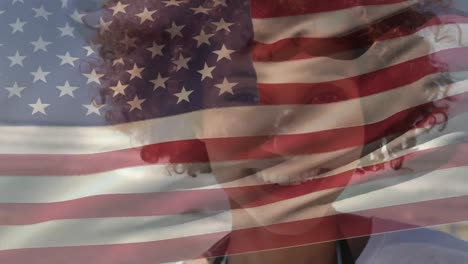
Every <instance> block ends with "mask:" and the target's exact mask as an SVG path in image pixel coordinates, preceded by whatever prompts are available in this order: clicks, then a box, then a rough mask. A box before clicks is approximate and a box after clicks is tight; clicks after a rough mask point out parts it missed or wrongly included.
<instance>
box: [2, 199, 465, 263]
mask: <svg viewBox="0 0 468 264" xmlns="http://www.w3.org/2000/svg"><path fill="white" fill-rule="evenodd" d="M467 203H468V196H462V197H456V198H448V199H440V200H432V201H425V202H418V203H411V204H404V205H398V206H391V207H385V208H378V209H371V210H366V211H361V212H356V215H358V216H372V217H377V218H382V219H396V220H399V221H402V222H406V223H398V222H393V221H385V220H384V221H381V222H380V225H379V226H380V228H379V229H378V230H375V231H372V230H371V229H370V222H369V220H368V219H367V218H360V217H357V216H353V215H338V216H330V217H322V218H315V219H308V220H303V221H296V222H290V223H284V224H278V225H274V226H269V227H268V228H269V229H266V228H265V227H256V228H249V229H244V230H237V231H233V232H232V233H231V237H232V238H233V239H231V244H230V246H229V254H238V253H246V252H255V251H260V250H268V249H278V248H283V247H290V246H299V245H306V244H312V243H321V242H325V241H333V240H339V239H343V238H348V237H355V236H365V235H370V234H373V233H374V234H375V233H381V232H390V231H399V230H406V229H412V228H415V227H422V226H431V225H441V224H448V223H454V222H460V221H467V220H468V211H467V210H461V209H462V208H465V205H466V204H467ZM334 224H338V225H340V226H344V227H345V229H344V232H343V234H336V232H330V231H328V230H327V229H325V228H319V229H317V228H313V229H312V231H311V232H302V231H303V230H304V228H305V227H307V226H311V227H314V226H318V225H320V226H327V225H334ZM346 227H347V228H346ZM272 229H276V230H289V231H290V232H294V233H298V235H287V236H279V235H276V234H274V233H272V232H271V230H272ZM224 235H227V233H226V232H223V233H216V234H208V235H199V236H192V237H185V238H178V239H170V240H164V241H158V242H147V243H133V244H121V245H104V246H74V247H59V248H57V247H55V248H36V249H16V250H3V251H0V262H1V263H14V264H30V263H35V264H55V263H57V264H59V263H60V264H61V263H67V264H81V263H89V264H93V263H96V264H114V263H129V264H130V263H132V264H133V263H139V264H145V263H148V264H150V263H151V264H152V263H161V262H169V261H177V260H184V259H193V258H197V257H199V256H200V254H201V253H200V252H202V251H205V250H206V249H208V248H210V247H211V246H213V244H214V243H215V242H216V240H217V239H219V237H222V236H224ZM221 249H222V247H220V248H219V250H216V249H213V250H212V251H211V252H210V255H212V256H216V255H221V254H224V252H222V251H221Z"/></svg>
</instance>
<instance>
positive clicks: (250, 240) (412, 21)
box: [100, 0, 468, 263]
mask: <svg viewBox="0 0 468 264" xmlns="http://www.w3.org/2000/svg"><path fill="white" fill-rule="evenodd" d="M209 2H210V3H203V2H201V3H200V5H201V6H202V5H205V6H210V7H211V6H213V4H212V3H211V1H209ZM230 4H231V5H232V6H231V10H233V11H232V12H234V13H235V16H236V17H241V16H246V15H248V10H246V9H245V6H243V5H241V4H239V3H230ZM108 5H109V7H116V6H117V5H118V3H117V2H116V1H110V3H109V4H108ZM236 5H237V6H236ZM221 6H222V5H221ZM233 6H234V7H233ZM219 8H220V6H213V12H218V10H219V12H222V10H221V9H219ZM243 8H244V9H243ZM291 8H293V6H292V7H291ZM447 8H453V7H452V6H451V5H450V3H447V1H436V0H434V1H426V2H424V3H421V4H414V5H411V6H409V7H408V8H406V9H404V10H403V11H400V12H399V13H396V14H393V15H392V16H390V17H387V18H382V22H379V23H374V24H372V25H371V26H369V27H367V28H366V29H362V30H359V31H357V32H351V33H349V35H348V36H346V37H344V38H337V40H336V43H333V42H330V43H329V44H328V45H327V46H324V47H318V49H310V50H308V52H310V53H314V52H316V53H319V54H321V55H322V56H325V57H328V58H333V59H335V60H341V61H348V62H349V61H350V62H351V63H350V64H347V65H352V67H354V68H356V69H359V68H360V67H363V65H360V64H358V63H355V64H353V62H354V61H356V62H359V60H357V58H359V57H361V56H366V57H369V58H372V59H373V63H375V64H377V63H379V60H380V62H383V63H385V62H386V61H387V60H389V59H393V57H397V56H399V55H401V54H399V53H398V52H403V53H404V52H406V50H403V51H392V50H390V51H389V50H386V49H385V46H383V47H382V46H379V45H378V44H376V43H379V41H383V40H385V39H390V38H396V37H398V36H405V35H408V34H411V33H414V31H415V28H416V29H418V28H424V27H426V26H427V23H436V24H437V21H438V12H447ZM114 11H115V9H114ZM356 19H366V17H365V15H364V17H361V18H356ZM113 23H114V27H111V29H112V30H113V31H112V32H111V33H109V34H108V33H106V32H105V31H106V30H104V33H103V34H101V35H100V42H102V43H103V44H104V46H103V57H110V59H109V60H108V61H107V62H108V63H107V64H105V65H103V66H102V68H103V69H104V70H106V71H107V76H111V78H112V79H114V80H118V79H120V77H121V76H119V74H121V73H122V72H120V71H117V72H112V71H113V69H115V67H111V66H110V64H114V63H118V61H119V59H121V58H124V59H125V58H131V60H133V61H135V63H136V64H140V65H141V63H144V61H145V59H144V58H143V57H144V56H147V55H144V53H140V51H141V50H140V49H139V48H138V47H136V46H135V47H132V45H131V43H130V44H129V43H126V45H116V43H117V41H120V39H121V38H124V39H129V38H128V35H127V34H128V31H127V30H126V31H123V30H120V29H121V27H118V26H115V24H117V23H124V21H120V22H119V21H118V20H114V22H113ZM201 23H210V21H209V20H208V21H201ZM136 30H137V31H138V29H136ZM246 31H249V30H246ZM423 32H425V33H428V32H427V31H423ZM453 32H457V30H456V29H455V31H452V30H449V31H448V32H445V33H444V32H442V34H441V33H440V32H436V33H433V34H432V35H430V34H429V36H425V35H421V36H420V38H417V39H415V40H414V41H413V42H410V43H409V44H410V45H414V46H415V47H416V46H418V47H419V48H422V49H425V50H427V52H429V51H431V50H432V49H433V45H434V43H435V42H437V41H441V40H443V39H448V40H447V41H454V40H455V41H457V38H458V39H459V36H457V35H456V34H454V33H453ZM160 35H161V34H160V32H151V31H148V33H147V34H141V30H140V34H134V36H138V37H139V39H138V41H139V43H140V45H142V46H145V45H144V44H147V43H151V42H153V41H154V40H155V39H159V37H160ZM171 37H172V36H171ZM240 39H241V40H243V41H244V42H245V43H243V44H241V45H240V47H241V48H239V49H238V52H239V53H242V54H246V53H249V52H250V41H251V36H250V35H249V33H248V32H247V33H245V34H244V35H242V37H241V38H240ZM170 40H171V39H169V40H168V41H169V42H168V43H167V45H169V46H170V47H171V49H170V50H172V51H174V50H175V51H177V50H178V49H177V47H175V46H177V45H180V42H179V43H178V44H172V42H171V41H170ZM339 41H345V42H344V44H343V42H339ZM173 45H175V46H173ZM333 45H336V48H335V47H333ZM184 49H185V47H184V46H183V45H180V48H179V52H180V51H184ZM409 49H411V47H410V48H409ZM305 50H306V51H307V49H305ZM330 50H342V51H347V50H352V51H353V52H329V51H330ZM185 51H186V50H185ZM298 51H304V49H298ZM181 53H183V52H180V53H179V54H175V55H180V54H181ZM302 55H303V54H302ZM309 55H311V54H309ZM193 56H197V54H193ZM256 56H259V59H265V57H269V56H270V58H269V59H271V60H274V59H276V60H284V59H287V58H293V57H296V56H301V54H297V53H295V50H294V47H277V50H276V53H275V54H269V55H268V54H267V55H265V54H260V53H256ZM262 56H263V57H262ZM271 56H273V57H274V56H276V57H275V58H273V57H271ZM175 57H177V56H175ZM415 65H417V64H416V63H415ZM427 65H429V66H427ZM145 66H146V68H152V66H151V65H145ZM410 66H411V65H410ZM426 66H427V68H431V67H432V68H431V69H432V70H434V69H439V70H438V71H436V72H443V71H450V70H451V69H452V65H451V61H449V60H448V59H447V58H445V57H442V58H440V57H437V56H429V57H427V58H426ZM318 67H320V65H318ZM409 68H411V67H409ZM427 68H425V69H424V70H427ZM178 70H179V67H175V68H173V69H172V70H171V71H172V72H170V73H174V74H175V73H177V71H178ZM424 70H423V69H414V68H413V71H414V72H413V73H406V74H408V75H411V74H416V75H418V74H422V76H421V78H423V77H425V74H424ZM421 72H422V73H421ZM234 74H235V73H234ZM242 74H244V75H242ZM239 75H240V76H233V78H237V79H242V78H255V77H254V76H251V75H248V74H247V75H245V72H240V74H239ZM397 77H398V76H387V79H386V80H385V81H388V82H395V83H398V80H397ZM429 81H430V85H427V83H426V84H424V83H422V84H421V83H417V82H416V83H415V86H416V87H419V88H420V89H421V90H420V91H422V92H421V93H419V94H416V95H415V96H416V97H418V98H417V100H420V101H424V100H426V101H429V102H431V101H434V100H432V99H436V98H442V97H440V96H439V95H440V94H446V93H447V90H449V89H450V84H451V83H452V82H454V80H453V76H452V75H450V74H440V75H438V76H437V77H436V78H434V79H430V80H429ZM337 83H338V85H336V83H335V86H334V87H333V89H331V87H325V88H326V89H324V91H325V90H326V91H327V92H328V91H329V90H332V91H334V92H335V93H336V94H331V95H330V94H329V93H328V94H326V95H325V96H324V93H319V94H316V95H310V94H309V93H310V92H311V91H310V90H304V93H302V94H301V93H294V94H291V95H290V96H292V97H293V98H289V99H290V100H294V101H299V102H301V104H304V105H325V104H328V105H331V106H333V103H334V102H338V101H339V102H341V101H343V102H344V101H347V102H349V107H350V109H352V110H354V111H353V112H347V113H341V114H342V115H337V113H336V112H335V113H334V114H335V115H332V118H328V120H327V118H323V116H324V115H325V114H329V112H319V113H317V112H315V111H316V109H325V110H326V111H328V110H330V108H326V107H324V108H320V107H318V108H302V107H295V106H291V107H283V108H280V109H279V110H278V109H276V108H274V107H272V108H268V106H266V107H250V106H252V105H257V104H259V103H260V102H259V100H260V101H261V103H262V104H264V105H275V104H277V101H278V100H281V99H282V98H275V97H274V95H271V94H268V92H264V93H263V94H261V95H260V97H261V98H260V99H259V94H258V92H257V90H256V89H248V88H245V89H242V90H236V92H234V93H232V94H226V95H225V96H219V91H218V90H207V91H205V94H203V96H202V98H203V100H202V102H203V104H204V105H206V106H224V107H229V106H232V107H231V108H220V109H219V110H216V111H214V110H208V111H204V112H203V114H202V115H200V120H198V121H199V123H198V125H196V126H195V127H194V128H193V129H194V131H195V134H196V135H197V137H198V138H199V140H200V142H199V143H197V146H196V147H197V148H199V147H200V145H203V147H204V148H205V149H206V152H204V153H201V154H200V155H201V158H200V159H201V160H204V159H205V158H206V159H207V160H208V161H209V163H208V164H207V163H203V165H199V164H197V165H194V164H182V166H183V168H184V169H183V170H182V171H180V170H179V167H180V166H178V167H177V169H176V170H175V171H176V172H180V173H188V174H191V175H194V176H197V175H198V176H197V177H203V175H202V174H203V173H208V172H210V173H211V174H212V175H213V176H214V177H216V179H217V181H218V182H219V183H220V185H221V186H222V187H223V188H225V189H224V191H225V193H226V199H227V200H228V201H229V204H230V208H231V209H232V210H231V212H232V216H231V221H232V223H231V225H232V230H233V231H232V232H231V233H230V234H228V235H226V236H223V237H221V238H220V240H219V243H217V244H215V245H213V247H211V248H210V249H209V250H207V251H206V252H205V254H204V256H203V258H201V259H199V260H197V261H196V262H201V263H207V262H209V263H287V262H294V263H394V262H397V263H430V262H429V261H434V260H436V259H437V258H439V259H440V261H443V262H444V263H445V262H450V263H466V262H467V260H468V255H467V254H466V252H467V251H468V247H467V245H466V244H464V243H463V242H461V241H458V240H456V239H455V238H452V237H448V236H446V235H444V234H440V233H435V232H432V231H428V230H420V231H407V232H401V233H394V234H388V235H373V236H371V237H369V236H367V235H368V234H371V233H374V232H376V231H374V230H379V229H375V228H376V226H381V229H380V230H385V231H390V230H395V229H391V228H390V227H391V226H395V225H396V226H399V228H396V230H399V229H410V228H414V226H411V225H406V224H402V223H398V222H397V223H395V222H393V221H384V220H378V219H374V218H372V217H371V218H369V217H366V216H353V215H349V214H339V213H338V212H337V210H336V209H335V208H334V207H333V202H334V201H335V200H337V199H341V198H340V195H341V196H343V195H346V191H345V194H343V191H344V190H345V189H344V187H345V186H346V185H347V184H350V185H351V184H355V183H359V181H360V180H362V179H366V177H369V176H368V175H370V174H372V173H374V174H376V173H375V172H376V171H377V172H378V173H377V174H379V175H380V174H381V175H383V176H382V177H385V173H389V174H391V172H389V168H392V169H395V170H399V169H401V168H402V167H404V166H405V162H404V158H403V156H398V155H399V154H398V153H399V151H405V150H407V149H409V148H411V147H414V146H417V144H418V139H419V136H420V133H422V132H421V131H420V130H418V131H417V132H415V131H416V130H415V128H417V127H421V128H424V129H423V130H424V131H426V130H430V129H431V128H432V127H435V126H437V125H438V124H443V123H445V122H446V118H447V111H448V107H449V106H450V105H449V104H445V105H443V104H442V105H441V104H440V102H438V103H428V104H424V105H422V106H420V107H414V108H411V111H403V112H402V113H401V114H399V116H398V118H393V119H392V118H389V119H388V120H389V121H388V122H386V123H384V125H382V126H380V127H373V126H359V127H356V128H355V129H353V130H351V132H350V134H347V135H346V136H347V137H349V138H350V140H349V141H351V142H353V143H352V144H351V145H350V146H347V148H345V149H340V150H338V149H336V146H334V143H336V142H337V141H340V140H343V138H337V135H340V134H333V133H330V134H327V136H326V137H323V138H321V137H319V136H318V134H313V133H312V134H311V135H309V137H306V138H307V140H304V139H303V138H302V139H301V138H300V137H299V136H298V135H297V134H298V133H297V131H303V130H301V129H303V128H304V127H306V129H305V130H307V129H311V128H312V127H314V126H319V125H320V123H319V121H320V122H327V121H328V122H331V123H338V124H340V122H343V123H346V120H348V119H352V120H353V122H355V123H366V122H368V120H369V119H370V120H372V118H371V117H370V116H372V113H374V112H378V111H380V110H381V107H382V105H369V104H367V101H366V99H365V95H364V96H363V97H364V99H362V100H360V99H356V98H360V96H362V93H367V94H366V95H369V94H372V91H363V89H362V88H361V86H362V85H363V84H362V80H353V79H351V78H350V79H348V80H344V81H343V82H337ZM178 85H179V83H177V82H175V81H174V82H171V81H168V82H167V88H168V89H175V88H174V87H176V86H178ZM418 85H419V86H418ZM171 87H173V88H171ZM434 87H435V88H434ZM129 88H130V89H128V88H127V89H128V90H127V96H129V97H134V96H137V97H138V98H143V97H145V98H148V96H149V97H151V96H152V95H150V94H149V93H151V92H153V91H148V89H147V88H148V87H146V86H133V87H129ZM156 88H158V87H156ZM251 88H256V87H251ZM419 88H418V89H419ZM313 92H315V90H314V91H313ZM112 94H114V92H112V91H110V90H109V89H105V90H103V91H102V95H103V98H105V100H106V101H108V103H109V104H110V105H111V106H113V107H114V111H112V112H109V113H108V118H109V121H110V122H112V123H118V122H121V121H136V120H141V119H145V118H148V117H152V116H155V115H154V113H148V112H145V111H131V110H130V111H128V109H127V108H128V105H127V104H126V103H127V100H125V99H124V98H119V97H114V96H112ZM394 96H397V95H394ZM438 96H439V97H438ZM152 98H153V99H151V100H152V103H154V107H151V109H152V110H151V111H155V112H156V113H158V114H160V115H161V116H163V115H165V114H170V113H176V112H174V111H173V110H172V109H173V108H174V107H175V106H177V104H178V103H179V100H178V101H177V103H175V101H173V100H169V99H168V98H164V97H160V98H158V97H155V96H154V97H152ZM304 98H309V99H311V100H309V101H304V102H302V101H301V100H302V99H304ZM126 99H129V100H130V99H131V98H126ZM179 99H180V98H179ZM352 99H354V100H352ZM412 99H414V98H412ZM428 99H430V100H428ZM402 100H404V99H402ZM449 103H450V101H449ZM234 106H235V107H234ZM242 106H244V107H242ZM132 109H133V108H132ZM226 109H228V110H226ZM265 109H273V110H272V111H271V112H268V111H266V110H265ZM275 109H276V110H275ZM186 110H190V109H186ZM264 110H265V111H264ZM271 113H273V114H271ZM156 116H157V115H156ZM245 120H250V124H249V125H247V126H246V125H239V124H243V123H245V122H246V121H245ZM314 122H315V123H314ZM162 129H164V128H162ZM312 130H313V129H312ZM291 131H296V135H293V137H288V136H282V135H289V134H288V133H291ZM308 131H309V132H310V130H308ZM313 131H314V130H313ZM317 131H320V130H317ZM243 134H249V135H252V134H253V135H256V136H253V137H251V138H250V139H251V140H249V141H241V140H236V138H235V136H236V135H243ZM226 135H231V137H226ZM232 135H234V137H233V136H232ZM263 135H271V136H266V137H265V136H263ZM340 136H341V137H343V135H342V134H341V135H340ZM226 138H227V139H226ZM351 139H352V140H351ZM345 141H346V140H345ZM363 146H365V147H363ZM317 149H323V151H317ZM187 151H193V149H192V148H191V147H190V146H188V147H187V148H186V149H181V150H178V151H171V152H170V154H167V155H166V156H167V157H165V158H167V159H169V160H170V161H177V160H179V158H180V156H183V155H184V154H183V153H184V152H187ZM447 154H448V155H453V153H452V152H448V153H447ZM179 155H180V156H179ZM197 155H198V154H197ZM163 156H165V154H164V153H161V150H160V149H157V147H156V148H155V147H146V148H144V149H143V150H142V158H143V159H144V160H146V161H148V162H150V163H151V162H158V161H159V160H160V159H161V158H162V157H163ZM227 160H237V161H238V162H233V163H229V162H226V161H227ZM439 165H442V164H439ZM437 167H438V164H435V165H434V167H432V168H433V169H436V168H437ZM410 169H411V167H410ZM171 170H172V169H171ZM337 175H338V176H337ZM332 176H334V177H332ZM326 177H327V178H326ZM387 177H388V176H387ZM320 178H324V180H320ZM319 183H322V185H323V186H322V185H320V184H319ZM275 184H280V185H281V186H277V185H275ZM285 184H286V185H290V184H292V186H283V185H285ZM325 185H327V186H328V185H329V186H333V187H334V188H326V186H325ZM245 186H254V187H252V188H250V189H249V191H239V190H240V189H242V188H236V187H245ZM314 191H316V192H314ZM301 192H302V193H301ZM297 193H301V194H303V195H304V197H305V196H306V195H307V199H303V200H301V199H290V200H288V201H286V202H284V203H282V204H281V207H280V208H281V210H279V209H278V208H279V207H278V206H277V205H276V206H269V204H270V203H271V201H279V200H281V199H282V198H284V197H285V196H286V197H288V195H293V196H294V195H295V194H297ZM257 207H258V208H261V210H260V211H259V210H254V209H252V208H257ZM305 219H312V220H305ZM397 220H408V219H405V218H404V217H402V218H400V219H399V218H398V217H397ZM284 223H290V224H289V225H288V224H284ZM357 227H359V231H355V230H354V229H355V228H357ZM252 228H253V230H254V231H255V233H254V234H255V235H251V234H249V235H246V233H243V232H242V230H252ZM350 228H351V229H350ZM351 237H355V238H351ZM414 237H420V238H421V239H420V240H417V239H413V238H414ZM429 240H432V241H429ZM428 242H431V243H430V244H429V243H428ZM182 250H183V249H182ZM415 252H419V254H417V255H416V254H414V253H415ZM193 257H197V256H193ZM198 257H202V256H198ZM394 258H395V259H394ZM405 261H406V262H405ZM189 262H190V261H189ZM434 263H437V262H434Z"/></svg>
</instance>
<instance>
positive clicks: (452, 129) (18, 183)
mask: <svg viewBox="0 0 468 264" xmlns="http://www.w3.org/2000/svg"><path fill="white" fill-rule="evenodd" d="M467 130H468V113H465V114H462V115H459V116H456V117H454V118H452V119H450V120H449V121H448V124H447V127H446V128H445V130H443V131H440V132H439V131H437V129H434V130H432V131H431V132H430V133H419V132H416V133H415V132H414V131H410V132H408V133H407V135H406V137H407V138H412V137H415V138H416V140H417V145H416V146H414V147H411V148H409V149H407V150H403V151H401V152H398V153H395V155H394V156H392V157H391V158H397V157H401V156H403V155H407V154H409V153H416V152H417V151H422V150H428V149H432V148H437V147H443V146H448V145H452V144H460V143H466V142H468V137H467V135H466V131H467ZM415 131H416V130H415ZM417 131H422V130H421V129H418V130H417ZM399 139H400V141H398V140H395V141H392V142H390V143H389V144H388V146H390V147H391V146H392V145H398V144H402V142H404V137H403V136H402V137H401V138H399ZM376 152H378V150H377V151H376ZM337 156H338V157H339V155H338V154H336V152H329V153H323V154H316V155H302V156H297V157H289V158H288V160H290V161H296V160H297V159H298V158H301V159H304V160H307V161H310V162H315V161H316V160H323V158H322V157H325V158H327V157H328V158H333V157H337ZM363 160H364V161H363ZM363 160H357V161H354V162H351V163H349V164H346V165H344V166H343V167H340V168H337V169H335V170H333V171H331V172H329V173H326V174H324V175H322V176H321V178H323V177H329V176H333V175H336V174H338V173H340V172H343V171H348V170H353V169H355V168H357V167H359V166H368V165H372V164H377V163H380V162H383V160H374V161H369V160H368V161H365V160H366V159H365V158H364V159H363ZM310 162H309V163H306V164H305V165H304V166H306V167H302V170H303V171H305V170H310V168H314V166H317V165H314V164H312V163H310ZM421 162H431V161H430V160H427V159H424V160H423V161H421ZM268 164H272V165H268ZM275 164H277V161H276V160H275V159H268V160H256V161H252V162H250V163H249V166H248V167H258V168H274V167H271V166H273V165H275ZM215 166H216V167H236V166H237V167H239V166H240V167H242V166H243V167H246V165H243V164H242V162H217V164H215ZM286 167H287V169H289V170H288V171H287V172H285V173H282V175H281V176H284V175H286V176H289V175H293V174H294V173H295V172H294V171H293V170H294V169H295V167H296V166H293V165H287V166H286ZM270 170H271V171H272V172H275V173H276V172H277V171H279V170H275V169H270ZM267 171H268V169H267ZM262 173H263V174H264V173H265V172H262ZM268 176H270V177H271V178H276V176H275V175H268ZM280 180H282V179H280ZM282 181H283V182H287V181H289V178H287V179H286V180H282ZM266 183H268V182H264V181H262V179H260V178H259V177H258V176H257V175H252V176H247V177H245V178H242V179H239V180H235V181H232V182H227V183H222V184H219V183H218V182H217V180H216V177H215V176H214V175H212V174H202V175H199V176H198V177H196V178H193V177H190V176H188V175H172V176H170V175H168V172H167V168H166V165H152V166H143V167H134V168H126V169H119V170H114V171H107V172H103V173H95V174H90V175H82V176H45V175H44V176H40V175H36V176H19V177H18V176H16V177H15V176H1V177H0V203H51V202H61V201H68V200H73V199H79V198H84V197H90V196H98V195H108V194H138V193H157V192H171V191H182V190H202V189H204V190H208V189H221V188H233V187H245V186H254V185H261V184H266ZM25 190H29V191H25ZM219 198H221V197H219Z"/></svg>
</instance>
